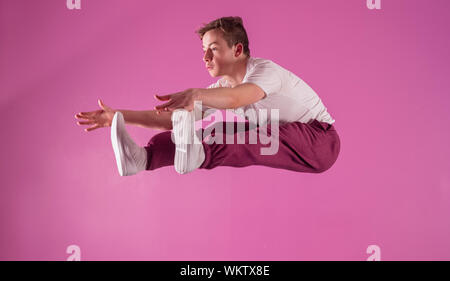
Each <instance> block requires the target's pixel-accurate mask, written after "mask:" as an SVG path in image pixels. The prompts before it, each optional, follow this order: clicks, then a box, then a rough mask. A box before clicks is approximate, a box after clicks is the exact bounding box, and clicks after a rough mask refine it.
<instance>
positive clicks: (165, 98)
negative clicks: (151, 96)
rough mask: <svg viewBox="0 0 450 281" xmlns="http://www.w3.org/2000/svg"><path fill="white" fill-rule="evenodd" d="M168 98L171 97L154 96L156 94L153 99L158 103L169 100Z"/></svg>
mask: <svg viewBox="0 0 450 281" xmlns="http://www.w3.org/2000/svg"><path fill="white" fill-rule="evenodd" d="M170 96H171V95H165V96H160V95H156V94H155V98H156V99H157V100H160V101H166V100H170Z"/></svg>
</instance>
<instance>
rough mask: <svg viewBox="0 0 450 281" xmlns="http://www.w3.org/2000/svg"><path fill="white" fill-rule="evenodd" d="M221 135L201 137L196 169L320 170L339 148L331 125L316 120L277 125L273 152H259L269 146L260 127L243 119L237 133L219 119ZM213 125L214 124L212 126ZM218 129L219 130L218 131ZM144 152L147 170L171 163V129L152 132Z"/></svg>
mask: <svg viewBox="0 0 450 281" xmlns="http://www.w3.org/2000/svg"><path fill="white" fill-rule="evenodd" d="M221 123H222V124H221V125H222V128H223V132H224V133H223V134H216V133H215V130H212V133H211V134H210V135H211V136H213V137H216V136H217V138H222V143H217V141H216V142H214V143H212V144H208V143H206V142H205V139H203V138H200V139H202V144H203V147H204V149H205V156H206V157H205V161H204V162H203V164H202V165H201V166H200V169H213V168H215V167H218V166H228V167H247V166H251V165H260V166H267V167H272V168H277V169H286V170H291V171H296V172H304V173H322V172H324V171H326V170H328V169H329V168H330V167H331V166H332V165H333V164H334V163H335V162H336V159H337V157H338V154H339V151H340V139H339V136H338V134H337V132H336V130H335V128H334V126H333V125H332V124H328V123H325V122H319V121H317V120H314V121H313V122H311V123H309V124H307V123H301V122H292V123H285V124H281V125H280V126H279V130H278V132H279V133H278V134H279V138H278V141H279V145H278V151H277V152H276V153H275V154H273V155H262V154H261V147H266V148H269V147H270V143H269V144H262V143H261V142H260V138H259V135H258V134H259V131H260V128H259V127H256V128H251V126H250V124H249V123H248V122H245V130H244V131H242V130H241V131H240V132H238V126H237V123H236V122H221ZM227 124H228V126H234V131H233V132H234V134H233V135H234V136H233V137H234V143H227V142H226V138H227V134H228V139H229V138H230V134H229V133H226V128H227ZM213 126H214V127H216V126H217V125H216V124H215V125H213ZM204 130H208V132H209V131H211V128H210V129H199V130H198V131H197V135H198V136H199V137H201V136H203V133H204ZM250 130H256V135H257V138H256V140H257V143H254V144H251V143H249V134H250ZM219 132H220V130H219ZM262 132H264V135H267V136H269V137H270V136H271V132H272V131H271V127H270V124H269V125H267V129H266V130H265V131H264V130H263V131H262ZM237 135H241V136H242V137H244V136H245V143H238V142H237ZM145 149H146V150H147V153H148V159H149V160H148V162H147V167H146V169H147V170H155V169H158V168H161V167H165V166H173V165H174V157H175V144H174V143H173V142H172V139H171V131H165V132H162V133H159V134H156V135H154V136H153V137H152V138H151V139H150V141H149V142H148V145H147V146H145Z"/></svg>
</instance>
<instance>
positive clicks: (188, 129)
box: [172, 109, 205, 174]
mask: <svg viewBox="0 0 450 281" xmlns="http://www.w3.org/2000/svg"><path fill="white" fill-rule="evenodd" d="M172 140H173V141H174V142H175V159H174V166H175V170H176V171H177V172H178V173H179V174H187V173H190V172H192V171H193V170H195V169H197V168H198V167H200V166H201V165H202V163H203V161H205V151H204V149H203V145H202V143H201V141H200V139H199V138H198V137H197V135H196V134H195V117H194V110H192V111H188V110H185V109H176V110H174V111H173V112H172Z"/></svg>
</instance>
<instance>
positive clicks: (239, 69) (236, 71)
mask: <svg viewBox="0 0 450 281" xmlns="http://www.w3.org/2000/svg"><path fill="white" fill-rule="evenodd" d="M248 60H249V58H248V57H245V58H243V59H241V60H239V61H238V62H236V63H235V64H234V65H233V68H232V69H231V74H229V75H224V76H223V78H224V79H225V80H227V81H228V83H229V84H230V85H231V87H232V88H234V87H236V86H237V85H239V84H241V83H242V80H244V77H245V74H246V73H247V63H248Z"/></svg>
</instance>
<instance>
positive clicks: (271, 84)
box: [243, 62, 282, 96]
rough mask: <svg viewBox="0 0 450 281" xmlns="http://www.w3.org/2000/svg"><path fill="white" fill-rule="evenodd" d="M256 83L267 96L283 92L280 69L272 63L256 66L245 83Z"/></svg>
mask: <svg viewBox="0 0 450 281" xmlns="http://www.w3.org/2000/svg"><path fill="white" fill-rule="evenodd" d="M245 82H248V83H254V84H256V85H257V86H259V87H260V88H261V89H262V90H263V91H264V92H265V93H266V95H267V96H270V95H272V94H274V93H277V92H279V91H280V90H281V84H282V83H281V78H280V75H279V74H278V69H277V68H276V66H274V65H273V64H272V63H271V62H263V63H259V64H257V65H255V66H254V67H253V68H252V69H251V70H249V73H248V75H247V78H246V79H245V81H243V83H245Z"/></svg>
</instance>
